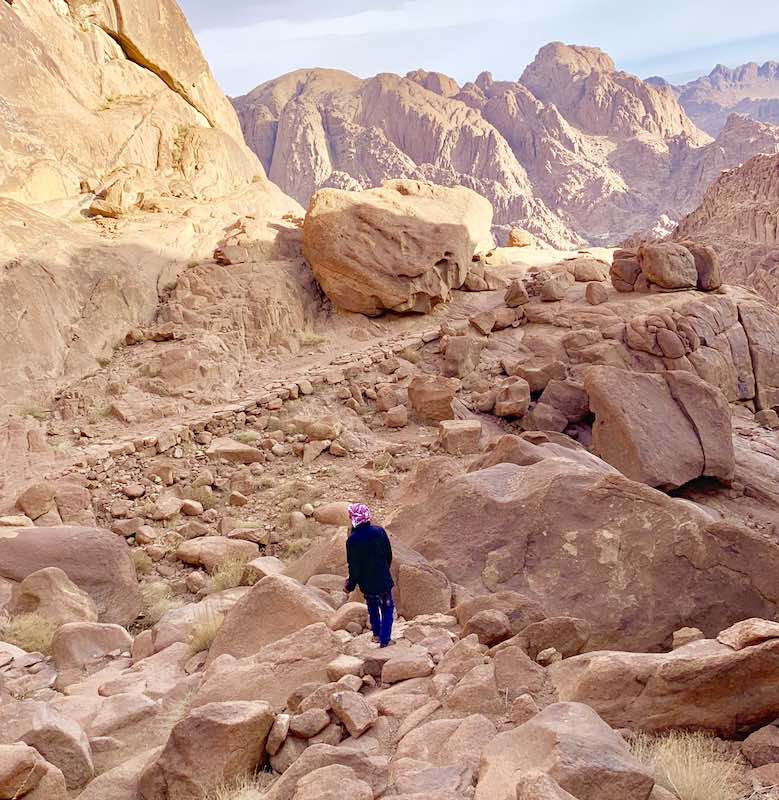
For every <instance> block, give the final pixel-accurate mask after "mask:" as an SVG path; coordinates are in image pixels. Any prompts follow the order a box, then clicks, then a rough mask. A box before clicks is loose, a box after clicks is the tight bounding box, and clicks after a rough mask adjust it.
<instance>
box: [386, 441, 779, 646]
mask: <svg viewBox="0 0 779 800" xmlns="http://www.w3.org/2000/svg"><path fill="white" fill-rule="evenodd" d="M562 452H565V451H562ZM573 455H574V456H575V452H574V454H573ZM588 458H589V456H588ZM428 487H429V480H428ZM518 518H521V519H522V525H521V526H520V527H519V528H517V526H516V519H518ZM605 519H608V521H609V523H608V531H607V532H606V533H604V528H603V525H604V523H603V520H605ZM636 519H641V520H642V524H641V526H638V527H637V526H636ZM389 528H390V530H391V532H392V534H394V536H395V537H397V538H398V539H399V540H400V541H402V542H404V543H405V544H407V545H409V546H410V547H413V548H415V549H416V550H417V551H418V552H420V553H421V554H422V555H424V556H426V557H429V558H435V559H436V560H437V563H439V564H440V566H441V567H442V569H444V570H446V573H447V575H448V576H449V577H450V579H451V580H452V581H453V582H454V583H457V584H460V585H462V586H464V587H466V588H467V589H470V590H471V591H480V590H481V591H483V587H484V585H486V586H487V587H488V588H490V589H491V590H493V591H498V590H504V589H506V587H507V586H512V587H516V589H518V590H520V591H521V593H522V594H521V595H520V597H524V600H525V603H530V604H534V605H535V607H536V608H537V609H538V607H539V606H538V604H539V601H540V600H542V599H543V602H544V603H545V605H546V611H547V613H548V614H549V615H552V616H573V617H584V616H586V618H587V620H588V621H589V622H590V623H591V624H592V634H591V636H590V639H589V640H588V643H587V647H588V648H590V649H599V648H601V649H602V648H609V647H617V648H620V647H621V648H626V647H631V648H634V649H635V648H641V649H644V650H650V649H661V648H667V647H668V646H669V645H670V642H671V636H672V634H673V632H674V631H675V630H677V629H678V628H679V627H681V626H682V625H685V624H687V625H689V624H696V625H698V626H699V627H701V628H702V629H703V630H704V631H706V632H707V633H713V632H716V631H718V630H721V629H722V628H723V627H725V626H726V625H728V624H730V623H732V622H733V621H734V620H736V619H744V618H745V617H756V616H765V617H772V616H773V615H774V613H775V611H774V609H775V604H776V602H777V600H779V595H778V594H777V592H776V589H775V580H774V579H773V578H772V577H771V570H773V569H779V560H778V557H777V554H776V553H775V552H774V550H773V549H772V546H770V545H769V543H767V542H765V541H764V540H762V539H761V538H760V537H759V536H758V535H756V534H755V533H753V532H750V531H749V530H748V529H746V528H742V527H739V526H736V525H732V524H722V523H714V522H712V521H711V518H710V517H709V516H708V515H706V514H704V513H702V512H700V511H699V510H697V509H695V508H694V507H692V506H690V505H689V504H688V503H685V502H679V501H678V500H675V499H673V498H670V497H668V496H665V495H663V494H662V493H660V492H657V491H656V490H653V489H650V488H649V487H646V486H643V485H641V484H638V483H636V482H634V481H630V480H628V479H627V478H625V477H623V476H621V475H619V474H618V473H616V472H614V471H612V470H611V469H610V468H608V467H607V466H605V465H603V464H602V463H600V464H599V463H598V462H597V461H596V462H592V461H585V460H582V461H578V460H574V459H571V458H544V459H543V460H540V461H538V462H536V463H533V464H530V465H529V466H517V465H514V464H510V463H499V464H497V465H496V466H492V467H489V468H486V469H479V470H476V471H474V472H471V473H468V474H466V475H460V476H453V477H450V478H448V479H445V480H441V481H439V482H438V484H437V485H436V486H435V499H434V501H431V499H430V496H429V495H428V496H424V495H417V496H414V495H413V494H411V495H410V499H409V502H408V503H406V504H402V505H401V509H400V510H399V512H398V513H397V514H396V515H395V516H394V517H393V518H392V520H391V522H390V523H389ZM647 530H651V531H652V536H651V537H647V536H646V534H645V531H647ZM531 552H532V554H533V557H532V558H529V554H530V553H531ZM638 565H640V567H639V566H638ZM715 565H716V566H715ZM725 565H728V566H725ZM617 567H619V568H617ZM583 576H586V580H587V582H588V583H587V585H591V584H592V582H593V581H595V582H597V583H598V585H599V587H600V590H599V591H598V592H597V593H595V594H593V593H592V592H588V591H586V589H585V588H582V587H583V583H582V581H583V580H584V577H583ZM680 585H684V586H685V587H686V589H685V611H684V613H683V614H682V613H680V610H679V609H678V608H676V607H674V606H673V605H669V604H667V603H665V602H659V600H658V598H660V597H665V596H668V595H669V594H673V592H674V591H675V589H674V587H678V586H680ZM539 586H543V587H544V589H543V592H540V591H537V590H536V587H539ZM712 593H713V594H714V595H716V596H717V597H718V598H719V599H720V601H721V602H720V603H718V604H717V606H716V607H712V605H711V596H712ZM626 594H628V595H630V597H631V598H633V601H632V603H631V604H630V605H626V604H625V596H626ZM474 599H475V600H478V601H479V603H484V605H481V606H476V607H475V608H474V609H473V613H475V610H477V609H478V610H481V608H482V607H496V606H495V605H490V603H489V601H486V600H482V598H474ZM503 610H505V609H503ZM456 611H457V614H458V618H459V619H460V621H461V623H462V622H463V618H462V617H461V614H460V608H459V607H458V608H457V609H456ZM506 613H508V616H509V618H510V619H512V613H511V612H510V611H508V612H506ZM534 621H536V620H535V619H527V620H526V621H525V622H524V625H523V626H522V627H525V626H526V625H528V624H530V623H531V622H534ZM514 624H515V623H514V621H513V620H512V626H514ZM515 630H517V632H519V630H521V627H520V628H515ZM628 632H629V633H628Z"/></svg>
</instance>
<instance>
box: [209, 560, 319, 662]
mask: <svg viewBox="0 0 779 800" xmlns="http://www.w3.org/2000/svg"><path fill="white" fill-rule="evenodd" d="M332 613H333V608H332V606H330V605H329V604H328V603H326V602H325V601H324V600H322V599H321V597H320V596H319V595H318V594H317V593H316V592H314V591H313V590H312V589H310V588H308V587H307V586H303V585H302V584H300V583H298V582H297V581H296V580H294V579H292V578H288V577H287V576H285V575H268V577H266V578H263V579H262V580H261V581H260V582H259V583H256V584H255V585H254V586H252V587H251V588H250V589H249V591H248V592H247V593H246V594H245V595H244V596H243V597H242V598H241V599H240V600H239V601H238V602H237V603H236V604H235V606H233V608H232V609H230V610H229V611H228V612H227V614H226V615H225V620H224V622H223V623H222V626H221V627H220V628H219V632H218V633H217V635H216V638H215V639H214V642H213V644H212V645H211V648H210V650H209V654H208V658H209V662H213V661H214V660H215V659H216V658H218V657H219V656H220V655H222V654H223V653H228V654H229V655H231V656H234V657H236V658H244V657H245V656H253V655H255V654H257V653H259V652H260V651H262V649H263V648H264V647H265V646H266V645H271V644H273V642H276V641H278V640H279V639H283V638H284V637H285V636H289V635H290V634H292V633H294V632H295V631H299V630H301V629H303V628H305V627H306V626H308V625H313V624H314V623H317V622H327V621H328V620H329V619H330V617H331V616H332ZM258 620H262V624H261V625H258V624H257V621H258Z"/></svg>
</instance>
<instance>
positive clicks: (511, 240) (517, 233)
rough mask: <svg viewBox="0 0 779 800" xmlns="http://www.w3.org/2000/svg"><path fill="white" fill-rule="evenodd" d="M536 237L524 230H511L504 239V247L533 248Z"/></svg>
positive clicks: (536, 242) (535, 243)
mask: <svg viewBox="0 0 779 800" xmlns="http://www.w3.org/2000/svg"><path fill="white" fill-rule="evenodd" d="M537 244H538V241H537V240H536V237H535V236H533V234H532V233H530V232H529V231H526V230H525V229H524V228H512V229H511V230H510V231H509V235H508V238H507V239H506V247H535V246H536V245H537Z"/></svg>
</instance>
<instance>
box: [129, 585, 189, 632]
mask: <svg viewBox="0 0 779 800" xmlns="http://www.w3.org/2000/svg"><path fill="white" fill-rule="evenodd" d="M141 605H142V610H141V619H140V621H139V627H141V628H151V627H152V626H153V625H156V624H157V623H158V622H159V621H160V620H161V619H162V618H163V616H165V614H166V613H167V612H168V611H170V610H172V609H174V608H181V606H182V605H184V601H183V600H182V599H181V598H180V597H173V592H172V591H171V588H170V586H168V584H167V583H165V582H164V581H154V582H153V583H144V584H143V585H142V586H141Z"/></svg>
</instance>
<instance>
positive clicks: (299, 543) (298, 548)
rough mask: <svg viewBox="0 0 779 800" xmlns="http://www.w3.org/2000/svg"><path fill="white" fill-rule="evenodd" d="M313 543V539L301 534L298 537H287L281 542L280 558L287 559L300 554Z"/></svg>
mask: <svg viewBox="0 0 779 800" xmlns="http://www.w3.org/2000/svg"><path fill="white" fill-rule="evenodd" d="M313 543H314V540H313V539H309V538H308V537H307V536H301V537H300V538H298V539H287V540H286V541H285V542H284V544H283V548H284V549H283V552H282V555H281V558H282V560H284V561H289V560H290V559H293V558H297V557H298V556H302V555H303V553H305V552H306V551H307V550H308V549H309V548H310V547H311V545H312V544H313Z"/></svg>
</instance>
